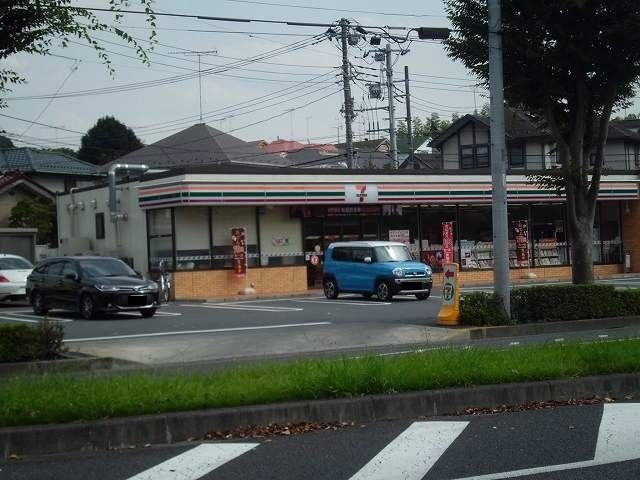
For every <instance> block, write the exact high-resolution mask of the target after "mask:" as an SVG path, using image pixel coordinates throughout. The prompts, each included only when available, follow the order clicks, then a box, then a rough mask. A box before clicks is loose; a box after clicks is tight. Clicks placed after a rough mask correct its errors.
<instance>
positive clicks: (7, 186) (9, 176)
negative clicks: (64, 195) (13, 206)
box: [0, 172, 55, 199]
mask: <svg viewBox="0 0 640 480" xmlns="http://www.w3.org/2000/svg"><path fill="white" fill-rule="evenodd" d="M19 185H22V186H23V187H24V188H26V189H27V190H30V191H32V192H34V193H36V194H38V195H40V196H42V197H45V198H49V199H53V198H55V194H54V193H53V192H52V191H51V190H49V189H48V188H46V187H44V186H42V185H40V184H39V183H38V182H36V181H34V180H32V179H31V178H29V177H28V176H26V175H25V174H24V173H22V172H7V173H4V174H2V175H0V194H2V193H4V192H6V191H7V190H12V189H13V188H15V187H17V186H19Z"/></svg>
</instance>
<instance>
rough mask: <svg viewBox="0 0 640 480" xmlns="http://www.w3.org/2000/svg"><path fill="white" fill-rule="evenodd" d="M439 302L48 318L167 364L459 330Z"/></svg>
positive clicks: (81, 340) (26, 312)
mask: <svg viewBox="0 0 640 480" xmlns="http://www.w3.org/2000/svg"><path fill="white" fill-rule="evenodd" d="M439 308H440V302H439V298H436V297H434V298H430V299H429V300H426V301H419V300H417V299H415V298H413V297H397V298H395V299H393V301H391V302H378V301H376V300H375V299H365V298H363V297H361V296H355V295H344V296H341V297H340V298H338V299H336V300H328V299H326V298H325V297H319V296H309V297H304V298H275V299H268V300H244V301H233V302H204V303H189V302H175V303H172V304H169V305H166V306H164V307H163V308H161V309H160V310H159V311H158V312H157V314H156V316H154V317H153V318H147V319H145V318H142V317H140V315H139V314H137V313H127V314H124V313H123V314H117V315H109V316H107V317H105V318H102V319H99V320H98V319H97V320H90V321H87V320H83V319H82V318H81V317H80V316H79V315H78V314H75V313H71V312H62V311H53V312H51V313H50V314H49V317H50V318H52V319H56V320H58V321H60V322H62V323H63V325H64V329H65V339H66V344H67V347H68V348H69V349H70V350H71V351H77V352H80V353H84V354H90V355H98V356H112V357H116V358H121V359H125V360H129V361H133V362H140V363H144V364H166V363H181V362H198V361H213V360H220V359H234V358H247V357H251V358H253V357H265V356H279V355H294V354H298V353H308V352H320V351H328V350H342V349H357V348H369V347H381V346H386V345H406V344H413V343H426V342H431V341H444V340H446V339H447V338H449V337H452V336H455V332H451V331H450V330H447V329H444V328H439V327H436V326H435V319H436V316H437V313H438V311H439ZM39 318H40V317H38V316H36V315H34V314H33V313H32V312H31V310H30V309H29V308H28V307H27V306H22V307H16V306H4V307H2V308H1V309H0V322H2V323H28V324H33V323H37V322H38V321H39ZM363 325H364V326H366V327H364V326H363Z"/></svg>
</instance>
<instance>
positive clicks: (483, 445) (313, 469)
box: [0, 403, 640, 480]
mask: <svg viewBox="0 0 640 480" xmlns="http://www.w3.org/2000/svg"><path fill="white" fill-rule="evenodd" d="M639 477H640V404H638V403H614V404H605V405H604V406H603V405H597V406H596V405H592V406H578V407H557V408H553V409H546V410H538V411H527V412H519V413H508V414H499V415H489V416H472V417H445V418H434V419H427V420H418V421H393V422H378V423H374V424H370V425H355V426H354V427H352V428H347V429H344V430H337V431H333V430H321V431H315V432H311V433H307V434H303V435H293V436H276V437H271V438H262V439H254V440H235V441H234V440H229V441H224V442H217V443H216V442H211V443H192V444H188V445H184V444H183V445H177V446H168V447H167V446H164V447H150V448H138V449H128V450H120V451H111V452H99V453H89V454H72V455H59V456H50V457H42V458H27V459H22V460H16V461H6V462H0V478H2V479H3V480H4V479H6V480H28V479H34V480H35V479H37V480H54V479H55V480H58V479H64V480H76V479H77V480H84V479H86V478H91V479H92V480H145V479H149V480H151V479H154V480H178V479H180V480H195V479H198V478H199V479H206V480H223V479H229V480H231V479H261V480H268V479H278V480H282V479H299V478H305V479H308V480H319V479H331V480H341V479H344V480H347V479H351V480H364V479H366V480H395V479H404V480H419V479H426V480H436V479H466V478H476V479H479V480H480V479H481V480H485V479H486V480H488V479H494V478H495V479H498V478H522V479H530V480H534V479H535V480H538V479H544V480H560V479H562V480H571V479H576V480H578V479H580V480H599V479H604V478H608V479H614V478H615V479H622V480H624V479H628V480H635V479H637V478H639Z"/></svg>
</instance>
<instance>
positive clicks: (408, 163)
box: [398, 152, 441, 170]
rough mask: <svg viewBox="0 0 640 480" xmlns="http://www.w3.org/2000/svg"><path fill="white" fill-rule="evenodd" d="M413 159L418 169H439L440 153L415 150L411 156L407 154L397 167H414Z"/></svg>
mask: <svg viewBox="0 0 640 480" xmlns="http://www.w3.org/2000/svg"><path fill="white" fill-rule="evenodd" d="M414 160H416V161H417V164H418V168H419V169H425V170H440V168H441V167H440V155H439V154H437V153H420V152H416V153H414V154H413V156H410V155H407V156H406V158H405V159H404V160H403V161H402V162H401V163H400V166H399V167H398V168H402V169H412V168H414V167H415V165H414Z"/></svg>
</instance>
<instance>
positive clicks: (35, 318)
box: [2, 312, 73, 323]
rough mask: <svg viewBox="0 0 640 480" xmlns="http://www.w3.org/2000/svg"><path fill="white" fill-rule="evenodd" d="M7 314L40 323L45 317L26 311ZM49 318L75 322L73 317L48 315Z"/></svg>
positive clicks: (61, 321) (62, 321) (57, 320)
mask: <svg viewBox="0 0 640 480" xmlns="http://www.w3.org/2000/svg"><path fill="white" fill-rule="evenodd" d="M5 315H11V316H12V317H19V318H20V319H25V321H27V320H29V321H30V322H28V323H38V322H40V321H42V320H43V319H44V318H45V317H39V316H38V315H29V314H26V313H14V312H11V313H6V314H5ZM2 318H7V317H2ZM47 319H48V320H53V321H56V322H60V323H69V322H73V319H71V318H58V317H51V316H49V317H47Z"/></svg>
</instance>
